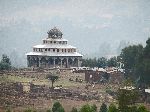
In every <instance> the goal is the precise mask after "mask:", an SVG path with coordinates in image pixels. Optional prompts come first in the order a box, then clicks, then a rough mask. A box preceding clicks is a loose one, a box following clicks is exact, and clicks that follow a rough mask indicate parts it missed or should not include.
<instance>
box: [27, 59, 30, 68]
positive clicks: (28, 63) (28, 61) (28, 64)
mask: <svg viewBox="0 0 150 112" xmlns="http://www.w3.org/2000/svg"><path fill="white" fill-rule="evenodd" d="M27 66H28V67H30V60H29V57H27Z"/></svg>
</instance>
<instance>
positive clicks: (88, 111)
mask: <svg viewBox="0 0 150 112" xmlns="http://www.w3.org/2000/svg"><path fill="white" fill-rule="evenodd" d="M80 112H92V110H91V107H90V105H88V104H86V105H83V106H82V107H81V109H80Z"/></svg>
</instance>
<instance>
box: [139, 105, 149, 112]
mask: <svg viewBox="0 0 150 112" xmlns="http://www.w3.org/2000/svg"><path fill="white" fill-rule="evenodd" d="M138 112H149V111H148V110H147V109H146V108H145V106H140V107H139V108H138Z"/></svg>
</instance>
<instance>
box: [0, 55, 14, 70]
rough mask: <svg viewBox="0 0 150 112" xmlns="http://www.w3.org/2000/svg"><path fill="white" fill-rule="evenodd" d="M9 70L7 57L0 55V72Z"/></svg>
mask: <svg viewBox="0 0 150 112" xmlns="http://www.w3.org/2000/svg"><path fill="white" fill-rule="evenodd" d="M10 68H11V62H10V59H9V57H8V56H7V55H4V54H3V55H2V60H1V62H0V70H9V69H10Z"/></svg>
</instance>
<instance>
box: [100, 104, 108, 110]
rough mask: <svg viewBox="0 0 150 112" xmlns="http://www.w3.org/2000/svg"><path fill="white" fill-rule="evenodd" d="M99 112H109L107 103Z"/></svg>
mask: <svg viewBox="0 0 150 112" xmlns="http://www.w3.org/2000/svg"><path fill="white" fill-rule="evenodd" d="M99 112H107V105H106V104H105V103H102V105H101V107H100V111H99Z"/></svg>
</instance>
